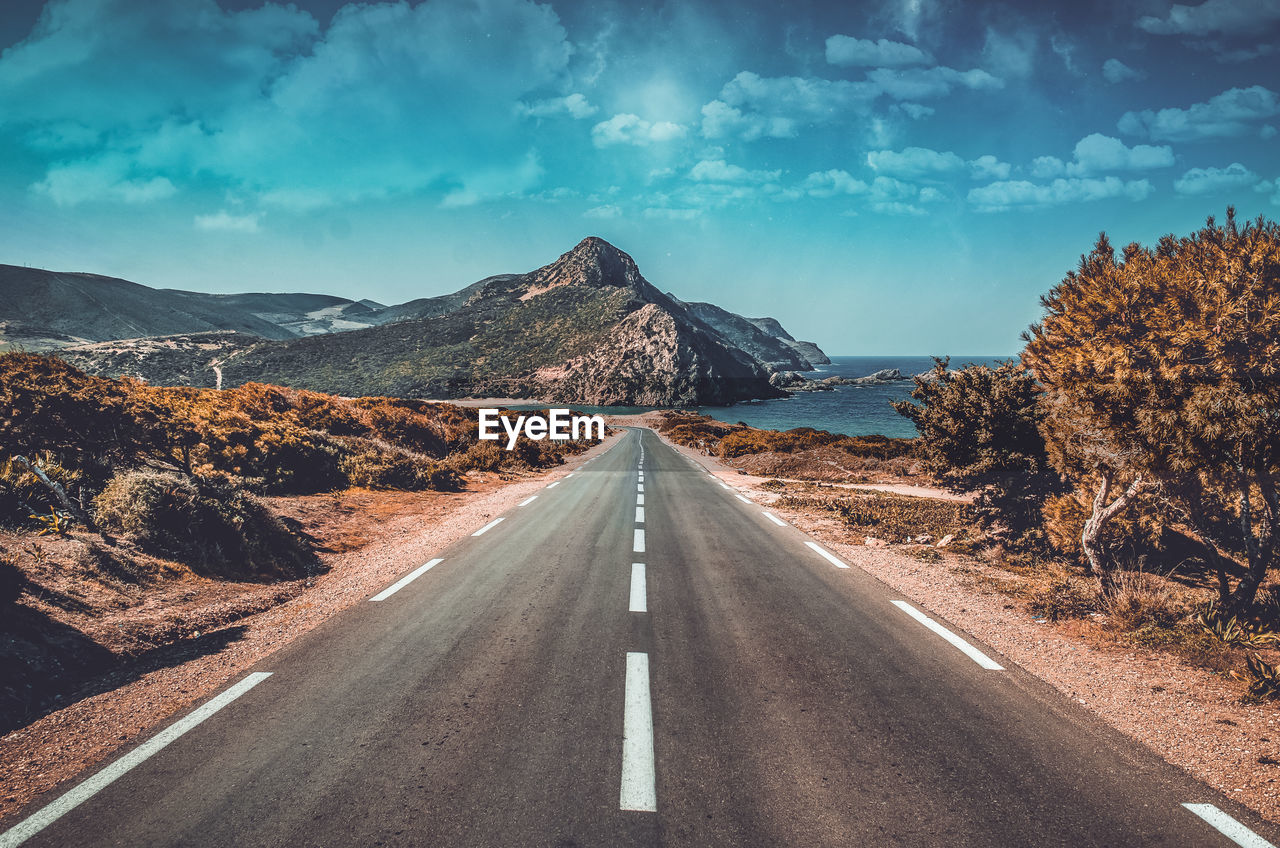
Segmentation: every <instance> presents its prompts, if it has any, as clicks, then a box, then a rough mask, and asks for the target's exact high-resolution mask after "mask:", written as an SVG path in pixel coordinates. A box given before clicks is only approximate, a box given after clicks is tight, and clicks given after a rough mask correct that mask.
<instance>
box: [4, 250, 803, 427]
mask: <svg viewBox="0 0 1280 848" xmlns="http://www.w3.org/2000/svg"><path fill="white" fill-rule="evenodd" d="M0 269H4V270H6V271H7V272H8V273H7V276H6V275H5V274H4V273H0V281H6V282H5V283H4V285H8V287H9V290H11V291H12V292H13V293H14V295H15V296H14V297H13V298H11V299H9V302H10V303H13V306H12V307H10V306H8V304H7V303H6V305H5V306H3V307H0V333H2V334H3V335H2V336H0V341H7V342H9V343H10V344H17V345H22V346H24V347H27V348H28V349H33V350H34V349H40V350H48V349H60V351H61V355H63V356H64V357H65V358H66V359H68V360H69V361H71V362H73V363H74V364H76V365H77V366H78V367H80V368H83V369H85V370H87V371H91V372H93V373H99V374H103V375H107V376H126V375H127V376H133V377H138V378H140V379H144V380H147V381H149V382H152V383H156V384H168V385H190V386H208V387H213V386H220V385H225V386H228V387H229V386H234V385H239V384H241V383H244V382H248V381H262V382H272V383H279V384H283V385H290V386H297V387H306V388H312V389H317V390H322V391H329V392H333V393H337V394H343V395H349V396H350V395H372V394H386V395H398V396H405V397H441V398H443V397H462V396H504V397H529V398H543V399H547V400H557V401H574V402H579V403H592V404H601V405H609V404H638V405H683V404H695V403H731V402H734V401H737V400H743V399H747V398H758V397H777V396H779V395H780V394H781V393H780V392H779V391H778V390H777V389H776V388H773V387H771V386H770V385H769V382H768V378H769V376H770V375H771V374H772V373H774V372H776V371H804V370H811V369H812V367H813V365H814V364H817V363H822V362H826V361H827V359H826V357H825V355H823V354H822V352H821V351H820V350H818V348H817V346H816V345H812V344H811V343H808V342H796V341H795V340H794V339H793V338H792V337H791V335H790V334H788V333H787V332H786V330H784V329H783V328H782V326H781V325H780V324H778V323H777V321H775V320H774V319H771V318H766V319H754V320H748V319H746V318H743V317H742V316H740V315H736V314H734V313H732V312H729V311H728V310H725V309H722V308H720V307H718V306H715V305H714V304H710V303H684V302H682V301H680V300H679V299H678V298H676V297H675V296H674V295H669V294H663V293H662V292H660V291H658V290H657V289H656V288H654V287H653V286H652V285H651V284H650V283H649V282H648V281H647V280H645V279H644V277H643V276H642V275H641V274H640V271H639V269H638V268H636V266H635V262H634V261H633V260H632V259H631V257H630V256H627V254H625V253H623V252H622V251H620V250H618V249H617V248H615V247H613V246H612V245H610V244H608V243H607V242H605V241H603V240H601V239H596V238H588V239H585V240H584V241H583V242H581V243H580V244H579V245H578V246H577V247H575V248H574V249H573V250H571V251H569V252H568V253H566V254H564V255H562V256H561V257H560V258H559V259H557V260H556V261H555V262H553V263H551V264H550V265H547V266H544V267H542V268H539V269H537V270H535V271H532V272H529V273H527V274H502V275H497V276H493V277H488V278H486V279H483V280H480V281H479V282H476V283H472V284H471V285H469V286H467V287H465V288H463V289H460V290H459V291H457V292H454V293H452V294H448V295H442V296H439V297H429V298H420V299H417V300H412V301H409V302H407V303H402V304H399V305H395V306H383V305H382V304H379V303H375V302H373V301H353V300H349V299H347V298H342V297H337V296H334V295H318V294H306V293H293V294H288V293H286V294H276V293H244V294H207V293H201V292H187V291H178V290H170V289H151V288H148V287H146V286H140V285H138V284H136V283H130V282H128V281H126V280H116V279H113V278H109V277H98V276H95V275H89V274H58V273H54V272H49V271H39V270H36V269H29V268H17V267H15V266H0ZM9 290H6V289H5V288H3V286H2V285H0V294H8V293H9ZM804 346H807V348H805V347H804Z"/></svg>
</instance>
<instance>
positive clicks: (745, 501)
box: [738, 495, 751, 503]
mask: <svg viewBox="0 0 1280 848" xmlns="http://www.w3.org/2000/svg"><path fill="white" fill-rule="evenodd" d="M738 500H740V501H742V502H743V503H751V498H749V497H747V496H746V495H738Z"/></svg>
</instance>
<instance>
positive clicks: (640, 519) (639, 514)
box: [636, 506, 644, 524]
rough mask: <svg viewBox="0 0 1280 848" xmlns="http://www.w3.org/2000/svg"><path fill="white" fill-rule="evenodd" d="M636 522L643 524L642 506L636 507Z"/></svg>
mask: <svg viewBox="0 0 1280 848" xmlns="http://www.w3.org/2000/svg"><path fill="white" fill-rule="evenodd" d="M636 524H644V507H642V506H638V507H636Z"/></svg>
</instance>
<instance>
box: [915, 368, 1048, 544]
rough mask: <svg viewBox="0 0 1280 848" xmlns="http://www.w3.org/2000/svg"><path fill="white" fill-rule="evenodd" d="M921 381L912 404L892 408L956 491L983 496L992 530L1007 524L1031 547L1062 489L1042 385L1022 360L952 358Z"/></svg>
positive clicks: (979, 502)
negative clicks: (1051, 456)
mask: <svg viewBox="0 0 1280 848" xmlns="http://www.w3.org/2000/svg"><path fill="white" fill-rule="evenodd" d="M934 363H935V364H934V368H933V370H932V371H930V372H929V373H927V374H923V375H920V376H918V377H916V378H915V383H916V385H915V388H914V389H913V390H912V392H911V397H912V398H913V399H915V400H916V401H918V404H915V403H911V402H910V401H897V402H895V403H894V404H893V408H894V409H896V410H897V411H898V413H899V414H900V415H903V416H905V417H907V418H909V419H911V421H912V423H914V424H915V425H916V431H917V432H918V433H919V434H920V443H921V450H922V454H923V457H924V460H925V463H926V465H927V466H928V468H929V470H930V471H931V472H932V473H933V474H934V475H935V476H937V477H938V479H939V481H940V482H941V483H942V484H943V485H944V486H946V487H947V488H948V489H951V490H952V491H955V492H961V493H963V492H977V499H976V501H975V509H976V511H977V513H978V515H979V517H980V518H981V519H982V520H983V521H984V522H985V523H986V524H987V525H989V526H994V525H997V524H1003V525H1004V526H1005V527H1006V528H1007V529H1008V530H1009V531H1011V532H1012V535H1013V538H1014V540H1017V541H1020V542H1023V543H1029V542H1030V541H1031V540H1032V538H1033V536H1034V533H1033V531H1034V530H1035V529H1036V528H1038V527H1039V524H1040V510H1041V507H1042V506H1043V504H1044V500H1045V498H1047V497H1048V496H1049V495H1051V494H1054V493H1055V492H1058V491H1060V490H1061V488H1062V486H1061V482H1060V479H1059V477H1058V475H1057V474H1056V473H1054V471H1053V470H1052V469H1051V468H1050V466H1049V461H1048V457H1047V456H1046V454H1045V446H1044V440H1043V438H1042V437H1041V435H1040V430H1039V418H1040V415H1039V410H1038V396H1039V393H1040V390H1039V387H1038V386H1037V385H1036V381H1035V380H1034V378H1032V376H1031V375H1030V374H1029V373H1027V371H1026V370H1025V369H1024V368H1022V367H1021V366H1020V365H1019V364H1018V363H1016V362H1005V363H1002V364H1001V365H999V366H998V367H995V368H991V367H989V366H986V365H970V366H968V367H967V368H963V369H960V370H958V371H951V370H949V369H948V368H947V365H948V364H949V360H946V359H935V360H934Z"/></svg>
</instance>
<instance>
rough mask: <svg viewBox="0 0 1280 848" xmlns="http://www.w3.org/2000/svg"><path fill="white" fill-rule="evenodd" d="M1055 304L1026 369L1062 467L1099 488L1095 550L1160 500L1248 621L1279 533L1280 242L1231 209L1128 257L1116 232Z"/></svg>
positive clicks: (1228, 605)
mask: <svg viewBox="0 0 1280 848" xmlns="http://www.w3.org/2000/svg"><path fill="white" fill-rule="evenodd" d="M1041 302H1042V305H1043V306H1044V308H1045V317H1044V319H1043V320H1042V321H1041V322H1040V323H1039V324H1036V325H1034V326H1032V327H1031V329H1030V330H1029V331H1028V332H1027V334H1026V335H1025V338H1026V340H1027V346H1026V349H1025V351H1024V352H1023V363H1024V364H1025V365H1026V366H1027V367H1028V368H1029V369H1030V370H1031V371H1032V372H1033V373H1034V374H1035V376H1036V378H1037V379H1038V380H1039V381H1040V383H1041V384H1042V385H1043V387H1044V392H1045V396H1044V407H1045V410H1046V413H1045V416H1044V424H1043V430H1044V435H1045V439H1046V443H1047V444H1048V446H1049V455H1050V457H1051V459H1052V461H1053V463H1054V466H1055V467H1057V468H1058V469H1059V470H1061V471H1063V472H1064V473H1066V474H1068V475H1070V476H1071V477H1073V478H1074V479H1076V480H1080V481H1083V480H1087V479H1088V478H1090V477H1092V478H1093V479H1094V480H1095V483H1094V485H1095V486H1096V493H1095V497H1094V511H1093V515H1092V516H1091V517H1090V522H1089V524H1088V525H1087V526H1086V531H1085V534H1086V535H1090V534H1092V539H1091V540H1090V541H1091V542H1092V543H1093V545H1094V552H1095V553H1096V550H1097V548H1096V541H1097V534H1098V533H1099V532H1100V531H1101V529H1102V528H1103V527H1104V526H1105V525H1106V523H1107V521H1108V520H1109V519H1110V518H1112V517H1113V516H1115V515H1116V514H1117V513H1118V512H1120V511H1121V510H1123V509H1125V507H1126V506H1127V505H1128V503H1129V502H1130V501H1131V500H1132V497H1133V494H1136V492H1137V491H1140V490H1142V489H1143V488H1146V487H1158V489H1159V491H1160V492H1161V495H1162V497H1164V498H1165V499H1166V501H1168V502H1169V503H1170V504H1172V505H1174V506H1175V507H1176V508H1177V509H1178V511H1179V512H1180V514H1181V515H1182V516H1183V518H1184V519H1185V520H1186V521H1187V523H1188V524H1189V525H1190V526H1191V528H1192V529H1193V530H1194V531H1195V533H1196V534H1197V535H1198V536H1199V537H1200V539H1201V541H1202V542H1203V543H1204V544H1205V547H1206V550H1207V556H1208V557H1209V559H1210V560H1211V561H1212V564H1213V565H1214V566H1215V567H1216V570H1217V573H1218V583H1219V593H1220V600H1221V603H1222V606H1223V608H1224V609H1225V610H1226V611H1228V612H1244V611H1246V610H1247V609H1248V607H1250V606H1251V605H1252V602H1253V599H1254V596H1255V594H1256V592H1257V589H1258V586H1259V585H1260V584H1261V582H1262V580H1263V579H1264V578H1265V576H1266V573H1267V570H1268V568H1269V567H1270V566H1271V565H1272V563H1273V562H1274V559H1275V555H1276V548H1275V533H1276V531H1277V522H1278V521H1280V228H1277V226H1276V224H1275V223H1274V222H1271V221H1267V220H1265V219H1263V218H1258V219H1257V220H1256V221H1253V222H1251V223H1249V224H1246V225H1245V226H1243V227H1240V226H1238V225H1237V223H1236V220H1235V214H1234V210H1231V209H1228V211H1227V220H1226V223H1225V225H1223V226H1219V225H1218V224H1217V223H1216V222H1215V221H1214V219H1213V218H1209V219H1208V221H1207V222H1206V224H1205V226H1204V227H1203V228H1202V229H1200V230H1199V231H1197V232H1195V233H1193V234H1192V235H1190V236H1187V237H1185V238H1181V239H1178V238H1175V237H1173V236H1165V237H1164V238H1162V239H1161V240H1160V241H1159V242H1158V243H1157V245H1156V246H1155V248H1153V249H1149V248H1143V247H1142V246H1140V245H1137V244H1131V245H1129V246H1128V247H1126V248H1125V250H1124V255H1123V257H1122V258H1120V259H1117V258H1116V256H1115V253H1114V251H1113V250H1112V248H1111V245H1110V244H1109V243H1108V241H1107V239H1106V236H1105V234H1104V235H1103V236H1101V237H1100V238H1099V239H1098V242H1097V244H1096V245H1095V247H1094V249H1093V251H1092V252H1091V253H1089V254H1087V255H1086V256H1084V257H1082V259H1081V262H1080V266H1079V268H1078V270H1076V271H1073V272H1071V273H1069V274H1068V275H1067V276H1066V278H1065V279H1063V281H1062V282H1061V283H1060V284H1058V285H1057V286H1055V287H1054V288H1053V289H1052V290H1051V291H1050V292H1049V293H1048V294H1047V295H1045V297H1044V298H1042V301H1041ZM1117 482H1120V483H1121V484H1122V485H1126V488H1125V491H1124V494H1122V495H1121V496H1120V497H1119V498H1118V499H1116V500H1109V498H1110V492H1111V491H1112V489H1113V488H1114V487H1115V485H1116V484H1117ZM1081 541H1082V544H1083V543H1085V541H1086V539H1085V538H1083V537H1082V540H1081ZM1237 557H1239V558H1242V559H1243V560H1244V565H1245V569H1244V574H1243V576H1242V577H1241V578H1240V579H1239V580H1238V582H1237V583H1236V585H1235V586H1234V588H1233V587H1232V586H1231V580H1230V573H1231V571H1232V570H1233V568H1232V561H1233V559H1234V558H1237ZM1093 565H1094V566H1095V567H1101V566H1103V565H1104V563H1102V562H1101V561H1095V562H1093Z"/></svg>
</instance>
